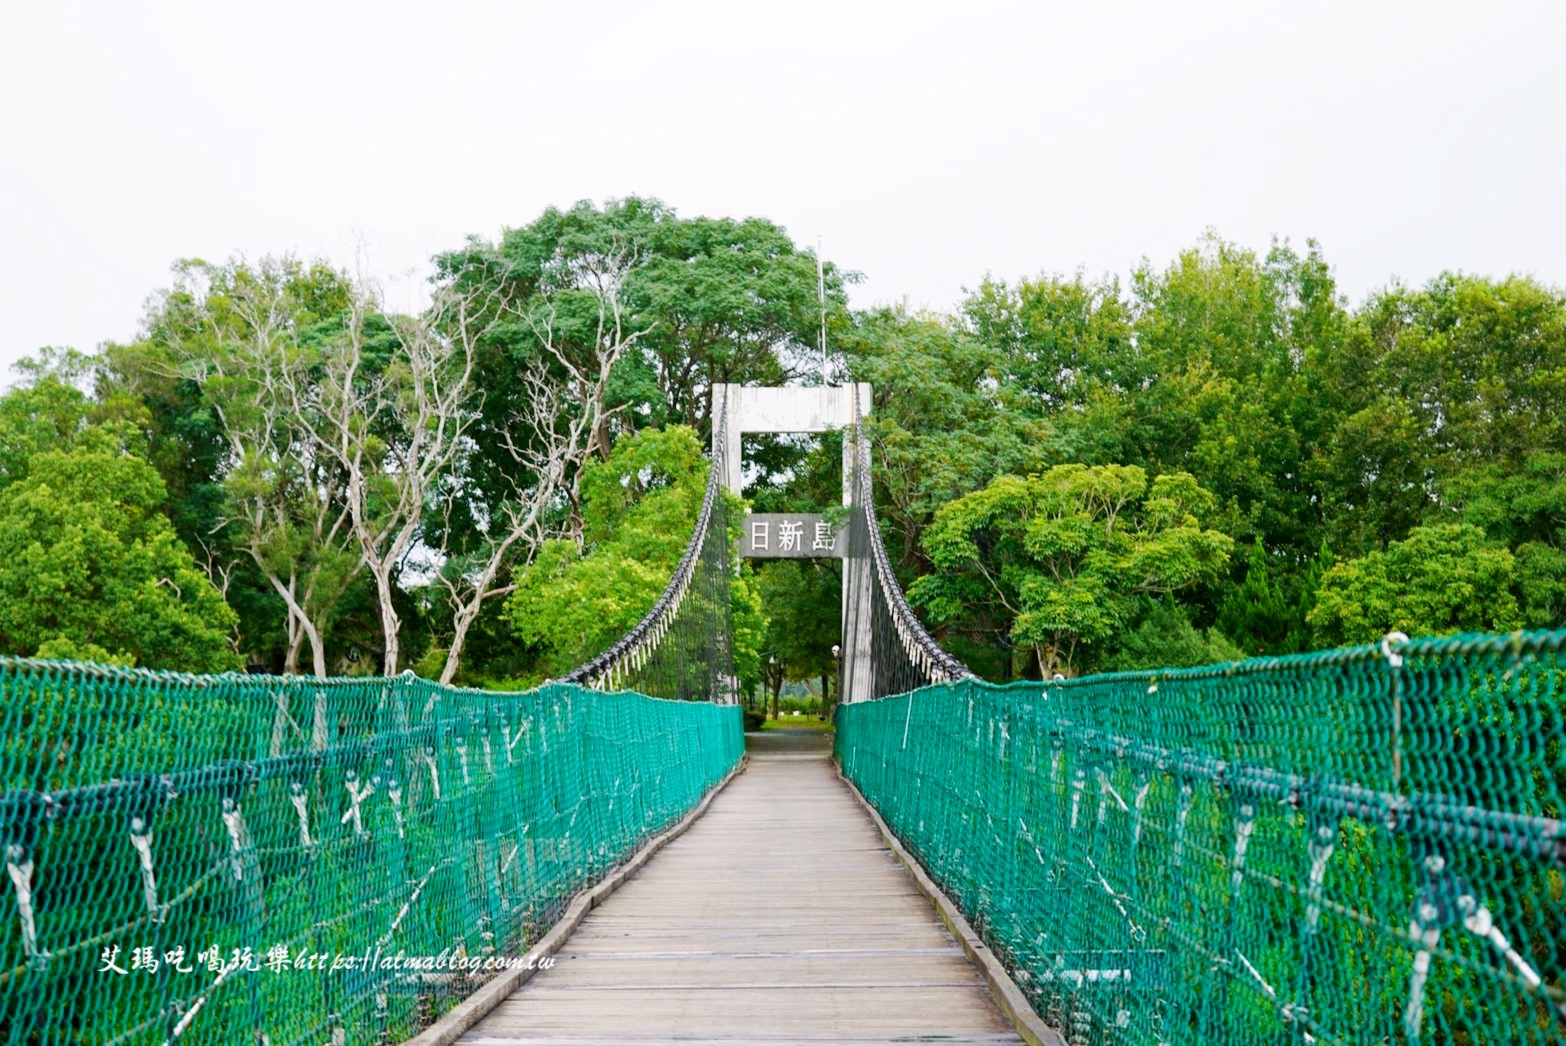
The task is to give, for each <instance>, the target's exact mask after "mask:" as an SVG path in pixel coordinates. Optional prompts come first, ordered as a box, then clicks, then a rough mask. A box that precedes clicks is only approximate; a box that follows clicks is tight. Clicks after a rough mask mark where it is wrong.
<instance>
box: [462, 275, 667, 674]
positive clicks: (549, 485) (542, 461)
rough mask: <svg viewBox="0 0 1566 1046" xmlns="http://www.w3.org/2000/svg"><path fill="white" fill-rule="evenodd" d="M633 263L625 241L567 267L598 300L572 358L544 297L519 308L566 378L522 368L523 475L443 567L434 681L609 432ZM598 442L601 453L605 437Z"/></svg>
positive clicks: (515, 440)
mask: <svg viewBox="0 0 1566 1046" xmlns="http://www.w3.org/2000/svg"><path fill="white" fill-rule="evenodd" d="M635 264H636V259H635V256H634V254H632V253H631V252H630V251H615V252H610V253H605V254H599V255H590V256H587V257H584V258H582V259H579V260H578V262H577V263H576V265H575V266H574V267H573V269H572V272H571V277H572V279H573V281H574V283H573V286H574V287H575V288H576V289H580V290H587V291H589V292H591V293H592V294H593V296H594V298H595V299H596V300H597V303H598V322H597V326H596V329H595V331H594V336H593V345H592V347H591V349H590V350H589V353H588V356H587V358H586V359H583V360H576V359H573V358H572V356H571V354H570V353H568V352H566V351H564V350H562V349H561V347H560V346H559V345H558V344H557V342H556V340H555V337H554V316H555V313H554V308H553V306H552V305H550V304H548V303H547V302H546V303H545V305H544V307H543V308H542V309H541V310H539V311H538V312H537V314H527V315H525V316H524V318H525V319H526V320H527V322H528V324H529V326H531V327H532V329H533V332H534V333H535V334H536V335H537V337H538V339H539V342H540V343H541V344H542V345H543V347H544V348H545V350H546V351H547V352H548V353H549V355H550V356H551V357H552V358H553V359H554V361H555V363H556V364H557V365H558V366H559V368H560V370H561V373H562V374H563V375H564V378H565V380H564V382H563V383H562V382H560V381H559V380H557V379H556V378H555V377H554V376H553V375H551V374H550V373H549V370H548V369H547V368H546V367H544V366H543V365H542V364H541V363H540V364H539V365H536V366H534V367H531V368H529V369H528V370H526V371H524V372H523V374H522V375H520V378H521V381H522V383H523V386H524V388H525V390H526V396H525V397H524V403H525V404H526V406H525V407H524V408H523V410H522V412H521V413H519V414H518V415H517V416H516V417H514V418H512V420H511V425H510V431H508V432H507V433H506V449H507V451H508V452H509V453H510V454H511V456H512V458H513V459H514V460H515V461H516V462H517V464H518V465H520V466H522V468H521V469H520V470H519V473H518V474H519V475H522V476H527V477H529V478H530V480H531V482H529V483H528V484H527V485H526V486H524V485H523V484H522V483H520V482H519V483H516V484H515V485H513V487H512V489H511V490H510V491H509V492H508V493H509V495H510V497H509V498H508V499H507V502H506V504H505V505H503V506H501V507H500V508H499V509H498V510H497V515H498V516H499V518H498V519H491V520H490V521H489V522H490V532H489V534H488V535H487V537H488V541H487V542H486V544H485V547H484V549H483V552H482V553H481V555H480V556H479V557H477V558H476V561H475V562H473V563H471V564H469V565H468V569H467V570H456V571H443V572H442V574H441V577H440V580H441V582H442V584H443V585H444V586H445V588H446V598H447V603H448V605H449V606H450V608H451V614H452V619H451V621H452V632H451V645H450V646H449V647H448V648H447V650H446V660H445V664H444V665H443V666H442V667H441V674H440V681H441V682H442V683H449V682H451V681H452V679H454V678H455V677H456V674H457V670H458V668H459V667H460V666H461V663H462V650H463V647H464V645H465V644H466V642H467V636H468V631H469V630H470V629H471V628H472V626H473V622H474V621H476V620H478V617H479V614H480V612H482V610H483V608H484V604H485V603H486V602H487V601H488V600H490V599H494V598H496V597H499V596H504V595H507V594H508V593H510V592H511V591H512V589H513V588H514V587H515V586H514V585H512V584H510V583H500V584H497V580H498V579H500V578H501V576H502V574H503V573H504V572H506V571H507V570H508V569H514V568H515V567H516V566H517V565H518V563H519V562H521V563H526V562H527V561H529V560H531V558H532V555H533V553H534V552H535V551H536V550H537V549H538V546H539V545H540V544H542V542H543V540H544V538H545V537H547V535H546V534H545V533H544V528H543V522H544V515H545V513H546V512H547V510H548V509H549V507H550V506H551V505H552V504H554V502H555V501H556V499H557V498H558V497H559V496H560V494H561V493H562V492H563V491H564V492H567V493H568V494H569V496H570V497H571V501H572V504H573V505H574V504H575V503H576V501H577V494H578V489H577V484H578V481H579V477H580V475H581V471H582V465H583V463H584V462H585V461H586V459H587V458H588V457H589V456H591V455H592V454H593V453H594V452H595V450H598V449H600V448H599V447H598V446H597V445H598V443H599V442H601V441H606V440H607V439H608V425H609V420H610V419H611V418H612V417H613V416H614V415H615V414H616V413H618V412H619V410H620V408H618V407H613V408H610V407H607V406H606V403H605V401H606V397H607V392H608V388H609V378H610V375H611V373H612V372H613V370H614V367H615V365H616V364H617V363H618V362H619V361H620V358H621V357H622V356H624V355H625V352H626V350H628V349H629V348H630V347H631V346H632V345H633V344H635V342H636V340H637V339H638V338H641V337H643V336H644V335H646V334H647V333H648V331H649V330H651V328H647V329H645V330H639V331H634V332H629V333H628V332H627V331H626V330H625V325H624V315H623V288H624V284H625V277H626V275H627V274H628V273H629V272H630V270H631V268H632V267H633V266H634V265H635ZM602 449H603V451H604V453H606V454H607V447H605V448H602Z"/></svg>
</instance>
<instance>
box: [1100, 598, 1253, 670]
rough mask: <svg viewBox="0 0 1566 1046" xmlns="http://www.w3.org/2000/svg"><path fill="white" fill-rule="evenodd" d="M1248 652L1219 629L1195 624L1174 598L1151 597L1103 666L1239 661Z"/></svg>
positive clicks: (1131, 667) (1185, 665)
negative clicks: (1201, 628) (1198, 626)
mask: <svg viewBox="0 0 1566 1046" xmlns="http://www.w3.org/2000/svg"><path fill="white" fill-rule="evenodd" d="M1244 656H1245V652H1244V651H1242V650H1241V649H1240V648H1239V647H1237V646H1235V645H1234V643H1233V642H1232V641H1231V640H1230V639H1229V637H1228V636H1226V635H1224V634H1223V632H1222V631H1220V630H1219V629H1216V628H1209V629H1207V630H1206V631H1205V632H1203V631H1201V630H1199V629H1197V628H1196V626H1194V625H1192V624H1191V618H1190V616H1189V615H1187V614H1186V612H1185V610H1184V608H1182V607H1181V606H1180V605H1179V604H1178V603H1176V602H1175V601H1174V600H1173V599H1172V598H1171V597H1169V596H1165V597H1164V598H1163V599H1161V600H1148V601H1147V606H1146V609H1145V610H1144V611H1143V612H1142V614H1141V615H1140V617H1139V619H1138V620H1137V621H1136V623H1135V624H1134V625H1133V626H1132V627H1131V628H1130V630H1129V631H1127V632H1126V633H1125V634H1123V635H1121V636H1119V637H1118V638H1117V640H1116V642H1115V643H1114V646H1113V650H1112V652H1111V653H1110V654H1109V656H1108V657H1106V658H1105V659H1104V662H1103V664H1102V665H1100V666H1099V667H1100V668H1102V669H1103V670H1104V671H1105V672H1131V671H1139V670H1143V669H1161V668H1191V667H1194V666H1196V665H1210V664H1216V663H1218V662H1222V661H1238V660H1239V659H1240V658H1242V657H1244Z"/></svg>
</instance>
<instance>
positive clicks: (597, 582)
mask: <svg viewBox="0 0 1566 1046" xmlns="http://www.w3.org/2000/svg"><path fill="white" fill-rule="evenodd" d="M706 483H707V465H706V462H705V460H704V459H703V458H702V452H701V444H700V442H698V440H697V438H696V433H695V432H694V431H693V430H692V429H690V428H688V427H686V426H683V425H676V426H672V427H670V428H667V429H648V430H646V431H644V432H640V433H638V434H636V435H635V436H627V437H623V438H621V439H619V440H617V441H616V442H615V446H614V451H613V452H612V453H611V454H610V455H609V458H608V460H606V461H602V462H593V463H590V464H589V465H588V466H587V467H586V468H585V469H583V472H582V524H583V529H582V532H583V543H582V544H581V545H580V546H579V545H578V544H577V543H576V542H574V541H571V540H568V539H556V540H552V541H548V542H546V543H545V544H544V545H543V547H542V548H540V549H539V552H538V555H537V556H536V557H535V558H534V560H533V562H532V563H530V564H528V565H527V566H526V567H525V568H523V569H521V570H519V571H518V572H517V576H516V591H514V592H513V593H512V594H511V596H510V597H509V598H508V599H507V601H506V612H507V614H508V615H509V617H510V618H511V622H512V625H513V627H515V628H516V630H517V634H518V635H520V636H521V637H522V639H523V640H524V641H526V642H528V643H531V644H533V645H535V646H537V647H539V648H540V649H541V651H542V653H543V657H542V660H541V666H542V667H543V670H544V671H545V672H546V673H547V674H549V675H558V674H560V673H563V672H565V671H567V670H568V669H571V668H573V667H575V666H576V665H579V664H581V663H582V662H584V661H587V660H588V659H590V658H591V657H592V656H593V655H595V654H597V653H598V652H599V651H601V650H604V649H606V648H608V646H609V645H610V644H611V643H612V642H613V641H614V640H616V639H618V638H619V637H620V636H621V635H623V634H624V633H626V632H627V631H629V630H630V629H631V627H632V626H633V625H635V624H636V622H638V621H639V620H641V618H642V616H643V615H644V614H646V613H647V611H648V610H649V609H651V608H652V605H653V604H654V603H655V602H656V601H657V599H658V596H659V594H660V593H661V592H662V591H663V589H664V586H665V585H667V584H668V582H669V577H670V575H671V574H673V572H674V568H675V566H676V564H678V563H679V561H680V555H681V553H682V552H683V551H684V550H685V545H686V543H687V542H688V541H689V540H690V534H691V529H692V528H693V527H694V526H695V523H696V517H697V514H698V512H699V511H700V509H701V501H702V494H703V491H704V489H705V487H706Z"/></svg>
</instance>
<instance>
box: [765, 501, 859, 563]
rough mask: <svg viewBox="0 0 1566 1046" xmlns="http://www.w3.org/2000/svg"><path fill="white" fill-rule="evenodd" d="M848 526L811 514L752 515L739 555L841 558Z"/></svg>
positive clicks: (770, 557) (772, 557)
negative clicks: (836, 524) (838, 524)
mask: <svg viewBox="0 0 1566 1046" xmlns="http://www.w3.org/2000/svg"><path fill="white" fill-rule="evenodd" d="M846 530H847V527H845V526H836V527H834V526H833V525H832V524H831V523H828V522H827V521H826V519H825V518H823V517H822V516H820V515H818V514H815V513H811V512H752V513H751V514H749V515H748V516H746V517H745V533H744V535H743V536H742V537H741V538H740V555H742V556H749V557H751V558H752V559H832V558H835V559H842V558H843V555H844V551H845V550H844V545H845V544H846V538H845V532H846Z"/></svg>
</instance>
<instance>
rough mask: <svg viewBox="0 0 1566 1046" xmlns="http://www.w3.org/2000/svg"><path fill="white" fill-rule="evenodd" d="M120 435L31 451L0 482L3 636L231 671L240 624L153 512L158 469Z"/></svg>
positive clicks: (66, 651) (20, 645)
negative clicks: (16, 475)
mask: <svg viewBox="0 0 1566 1046" xmlns="http://www.w3.org/2000/svg"><path fill="white" fill-rule="evenodd" d="M125 435H126V434H125V433H124V432H116V431H115V430H113V429H112V428H105V429H100V430H96V431H93V432H91V433H89V434H86V435H84V437H83V439H82V440H81V442H80V444H79V445H78V446H77V447H76V448H74V449H71V450H49V451H43V452H40V453H37V454H34V455H33V456H32V457H31V458H30V460H29V462H28V467H27V476H26V478H24V479H22V480H19V481H18V482H15V483H13V484H11V485H10V486H8V487H6V488H5V489H4V490H0V644H3V645H4V648H5V650H6V651H7V652H8V653H12V654H31V653H34V652H40V651H41V652H42V653H45V654H49V655H53V656H84V655H85V656H94V657H99V656H103V655H105V654H107V655H108V656H110V657H111V658H114V659H117V660H120V661H122V662H123V661H126V660H133V661H134V662H135V663H136V664H140V665H144V666H146V667H150V668H168V669H176V670H179V671H183V672H220V671H227V670H230V669H235V668H238V667H240V660H239V658H238V656H237V655H236V654H235V653H234V651H233V649H232V647H231V645H230V636H231V633H232V631H233V629H234V626H235V625H236V623H237V619H236V618H235V616H234V613H233V611H231V610H230V609H229V608H228V606H227V605H226V604H225V603H224V602H223V597H222V595H221V593H219V592H218V591H217V589H215V588H214V587H213V586H212V584H211V583H210V582H209V581H208V580H207V578H206V576H205V575H204V574H203V573H202V572H201V571H200V570H199V569H198V568H197V566H196V564H195V562H194V560H193V559H192V558H191V556H190V553H189V552H188V551H186V549H185V548H184V546H183V545H181V544H180V542H179V540H178V538H177V537H176V536H175V534H174V530H173V528H172V527H171V526H170V525H169V521H168V519H167V518H166V517H165V516H164V515H163V513H162V511H161V505H162V502H163V499H164V496H165V492H164V489H163V483H162V481H161V480H160V479H159V477H158V474H157V472H156V471H155V470H154V469H153V468H152V467H151V466H150V465H149V464H147V463H146V462H145V461H143V460H142V459H140V458H138V457H135V456H134V455H132V454H129V453H127V452H126V450H125V448H124V445H123V441H124V437H125Z"/></svg>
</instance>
